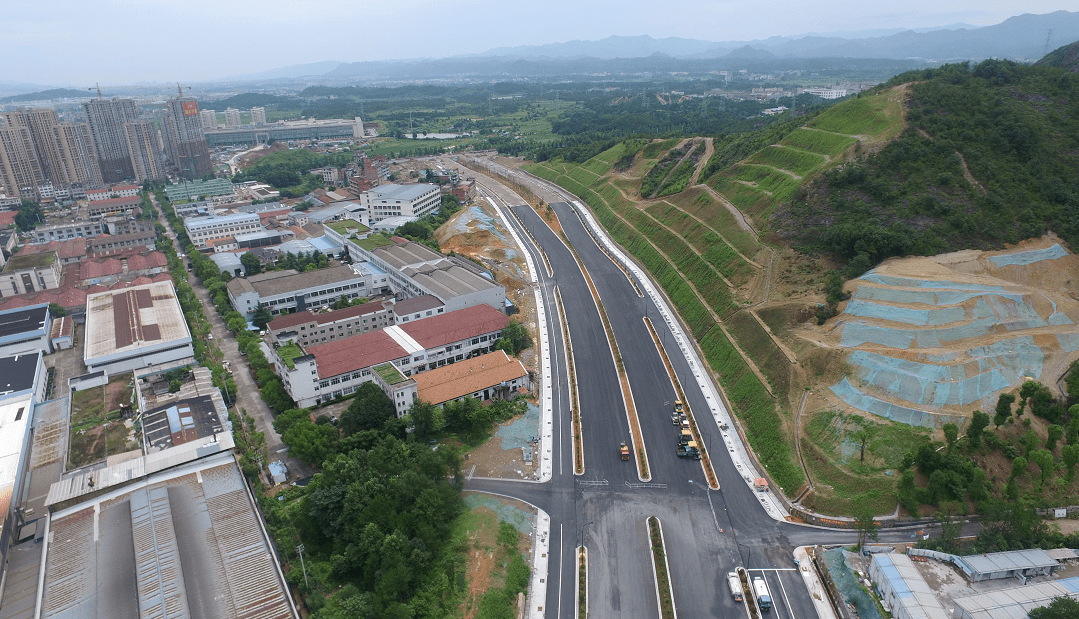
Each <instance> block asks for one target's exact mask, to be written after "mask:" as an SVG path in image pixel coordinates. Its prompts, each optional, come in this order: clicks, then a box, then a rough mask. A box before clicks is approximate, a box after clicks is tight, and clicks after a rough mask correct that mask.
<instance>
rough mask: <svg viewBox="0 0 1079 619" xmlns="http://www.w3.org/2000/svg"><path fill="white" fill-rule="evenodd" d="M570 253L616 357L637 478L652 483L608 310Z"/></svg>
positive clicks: (586, 274) (590, 277)
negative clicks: (586, 284)
mask: <svg viewBox="0 0 1079 619" xmlns="http://www.w3.org/2000/svg"><path fill="white" fill-rule="evenodd" d="M569 251H570V253H572V254H573V259H574V260H576V261H577V266H578V267H579V268H580V269H581V273H583V274H584V279H585V282H587V283H588V291H589V292H591V293H592V300H593V301H595V303H596V309H597V310H599V317H600V319H601V320H602V321H603V330H604V331H605V333H606V335H607V343H608V344H610V348H611V354H612V355H614V362H615V369H616V370H618V381H619V384H620V385H621V388H622V401H623V402H624V403H625V405H626V417H627V418H628V420H629V429H630V433H631V434H632V438H633V446H634V447H635V448H636V452H637V476H638V478H639V479H640V480H641V481H651V480H652V476H651V475H650V474H649V472H648V453H647V452H646V451H645V448H644V434H643V433H642V432H641V425H640V421H639V420H638V419H637V407H636V406H634V403H633V391H632V389H631V388H630V385H629V377H628V376H626V368H625V365H624V364H623V363H622V353H620V352H619V351H618V341H617V340H616V339H615V337H614V329H612V328H611V322H610V320H608V318H607V310H605V309H604V308H603V301H601V300H600V298H599V292H598V291H597V290H596V286H595V284H593V283H592V276H590V275H589V274H588V269H586V268H585V266H584V262H582V261H581V257H580V256H579V255H577V250H576V249H574V247H573V244H569Z"/></svg>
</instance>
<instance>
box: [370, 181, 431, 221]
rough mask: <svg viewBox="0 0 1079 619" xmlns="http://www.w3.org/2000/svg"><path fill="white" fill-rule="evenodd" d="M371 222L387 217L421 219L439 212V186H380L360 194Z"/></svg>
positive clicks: (423, 184) (421, 184)
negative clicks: (423, 216)
mask: <svg viewBox="0 0 1079 619" xmlns="http://www.w3.org/2000/svg"><path fill="white" fill-rule="evenodd" d="M360 200H361V204H363V206H365V207H366V208H367V212H368V213H369V214H370V217H371V221H372V222H373V223H378V222H379V221H381V220H383V219H385V218H387V217H398V216H402V215H403V216H405V217H420V216H422V215H427V214H428V213H434V212H437V211H438V207H439V206H441V204H442V194H441V193H440V192H439V190H438V185H428V184H426V183H420V184H416V185H394V184H391V185H379V186H378V187H375V188H374V189H371V190H368V191H365V192H363V193H362V194H360Z"/></svg>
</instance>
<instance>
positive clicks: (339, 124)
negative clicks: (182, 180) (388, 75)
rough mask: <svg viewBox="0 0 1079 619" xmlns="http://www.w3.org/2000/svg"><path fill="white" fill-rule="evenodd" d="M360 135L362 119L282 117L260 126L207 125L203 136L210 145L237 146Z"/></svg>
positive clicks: (338, 138) (350, 137) (360, 136)
mask: <svg viewBox="0 0 1079 619" xmlns="http://www.w3.org/2000/svg"><path fill="white" fill-rule="evenodd" d="M362 137H363V122H362V121H361V120H360V119H359V118H356V119H355V120H347V119H344V120H342V119H339V118H337V119H326V120H314V119H304V120H288V121H285V120H282V121H278V122H276V123H271V124H267V123H265V121H264V123H263V126H261V127H259V126H255V125H254V123H253V124H252V125H244V126H240V127H225V128H221V129H207V130H206V140H207V142H208V143H209V145H210V147H217V146H238V145H241V144H251V145H255V144H265V143H267V142H270V141H271V140H272V141H276V142H288V141H297V140H352V139H357V138H362Z"/></svg>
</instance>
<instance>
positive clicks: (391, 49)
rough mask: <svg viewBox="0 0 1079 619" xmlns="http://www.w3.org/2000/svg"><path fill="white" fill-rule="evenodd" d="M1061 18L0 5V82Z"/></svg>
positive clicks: (777, 5)
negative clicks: (641, 38) (611, 39)
mask: <svg viewBox="0 0 1079 619" xmlns="http://www.w3.org/2000/svg"><path fill="white" fill-rule="evenodd" d="M1061 9H1063V10H1075V9H1076V3H1075V0H1025V1H1024V2H1016V1H1012V2H1005V1H1002V0H980V1H977V2H976V1H974V0H962V1H959V0H903V1H901V2H900V1H897V0H883V1H879V2H865V1H864V0H827V1H825V0H798V1H792V0H783V1H777V0H716V1H712V2H703V1H695V0H664V1H661V2H656V1H652V2H642V1H640V0H618V1H615V0H587V1H585V2H581V1H579V0H577V1H569V0H546V1H542V0H541V1H536V0H533V1H532V2H529V3H522V2H505V1H504V0H458V1H457V2H445V1H443V0H438V1H435V0H389V1H387V0H381V1H378V2H376V1H374V0H366V1H357V0H308V1H302V0H167V1H166V0H33V1H30V0H4V2H3V9H2V11H0V32H2V33H3V35H2V36H0V59H2V60H0V67H2V70H0V81H9V82H10V81H23V82H29V83H33V84H49V85H70V86H80V87H84V86H92V85H93V84H94V83H95V82H100V83H101V84H102V85H103V86H105V85H108V84H130V83H134V82H136V81H159V82H175V81H203V80H210V79H215V78H220V77H226V76H232V75H240V74H246V73H252V72H256V71H262V70H267V69H272V68H276V67H282V66H288V65H294V64H303V63H308V62H318V61H322V60H338V61H345V62H355V61H361V60H387V59H398V58H416V57H442V56H452V55H455V54H462V53H470V52H481V51H484V50H487V49H490V48H493V47H501V46H512V45H531V44H542V43H554V42H561V41H568V40H573V39H600V38H603V37H606V36H610V35H615V34H617V35H640V34H648V35H651V36H653V37H657V38H658V37H670V36H678V37H686V38H695V39H706V40H711V41H726V40H749V39H757V38H766V37H769V36H773V35H797V34H803V33H806V32H835V31H850V30H865V29H875V28H900V27H902V28H917V27H923V26H942V25H947V24H952V23H958V22H965V23H968V24H972V25H976V26H987V25H991V24H995V23H999V22H1001V21H1003V20H1005V19H1007V18H1008V17H1010V16H1012V15H1018V14H1021V13H1049V12H1052V11H1056V10H1061Z"/></svg>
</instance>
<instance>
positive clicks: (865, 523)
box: [854, 506, 878, 548]
mask: <svg viewBox="0 0 1079 619" xmlns="http://www.w3.org/2000/svg"><path fill="white" fill-rule="evenodd" d="M854 528H855V529H856V530H857V531H858V548H861V547H862V546H864V545H865V543H866V541H867V540H874V541H875V540H876V539H877V532H878V529H877V522H876V521H875V520H873V509H872V508H870V507H868V506H862V507H861V508H859V509H858V512H857V513H856V514H855V517H854Z"/></svg>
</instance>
